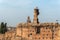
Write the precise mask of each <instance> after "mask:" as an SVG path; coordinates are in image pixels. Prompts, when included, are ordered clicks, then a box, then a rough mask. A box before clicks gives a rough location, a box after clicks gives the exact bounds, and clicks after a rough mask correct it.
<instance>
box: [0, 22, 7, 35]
mask: <svg viewBox="0 0 60 40" xmlns="http://www.w3.org/2000/svg"><path fill="white" fill-rule="evenodd" d="M5 32H7V23H5V24H4V22H1V27H0V33H2V34H4V33H5Z"/></svg>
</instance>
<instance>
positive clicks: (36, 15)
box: [33, 7, 39, 24]
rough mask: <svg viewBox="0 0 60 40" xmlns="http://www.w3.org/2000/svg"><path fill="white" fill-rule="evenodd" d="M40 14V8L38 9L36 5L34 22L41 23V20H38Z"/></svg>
mask: <svg viewBox="0 0 60 40" xmlns="http://www.w3.org/2000/svg"><path fill="white" fill-rule="evenodd" d="M38 15H39V9H38V7H36V8H35V9H34V19H33V23H35V24H37V23H39V21H38Z"/></svg>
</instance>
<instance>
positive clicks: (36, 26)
mask: <svg viewBox="0 0 60 40" xmlns="http://www.w3.org/2000/svg"><path fill="white" fill-rule="evenodd" d="M38 15H39V9H38V8H37V7H36V8H35V9H34V18H33V22H31V19H30V17H29V16H28V17H27V22H26V23H19V24H18V25H17V27H16V28H15V30H11V29H10V31H8V32H6V33H5V34H0V36H2V37H1V40H2V39H4V40H60V24H59V23H40V22H39V19H38ZM13 29H14V28H13Z"/></svg>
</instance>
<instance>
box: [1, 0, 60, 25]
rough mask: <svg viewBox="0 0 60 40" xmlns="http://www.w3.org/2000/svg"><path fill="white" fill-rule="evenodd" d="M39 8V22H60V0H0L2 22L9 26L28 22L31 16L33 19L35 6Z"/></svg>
mask: <svg viewBox="0 0 60 40" xmlns="http://www.w3.org/2000/svg"><path fill="white" fill-rule="evenodd" d="M36 6H37V7H38V8H39V12H40V14H39V22H56V20H59V21H58V22H59V23H60V0H0V23H1V22H7V24H8V25H9V26H16V25H17V24H18V23H21V22H26V21H27V17H28V16H30V18H31V20H32V21H33V13H34V8H35V7H36Z"/></svg>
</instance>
